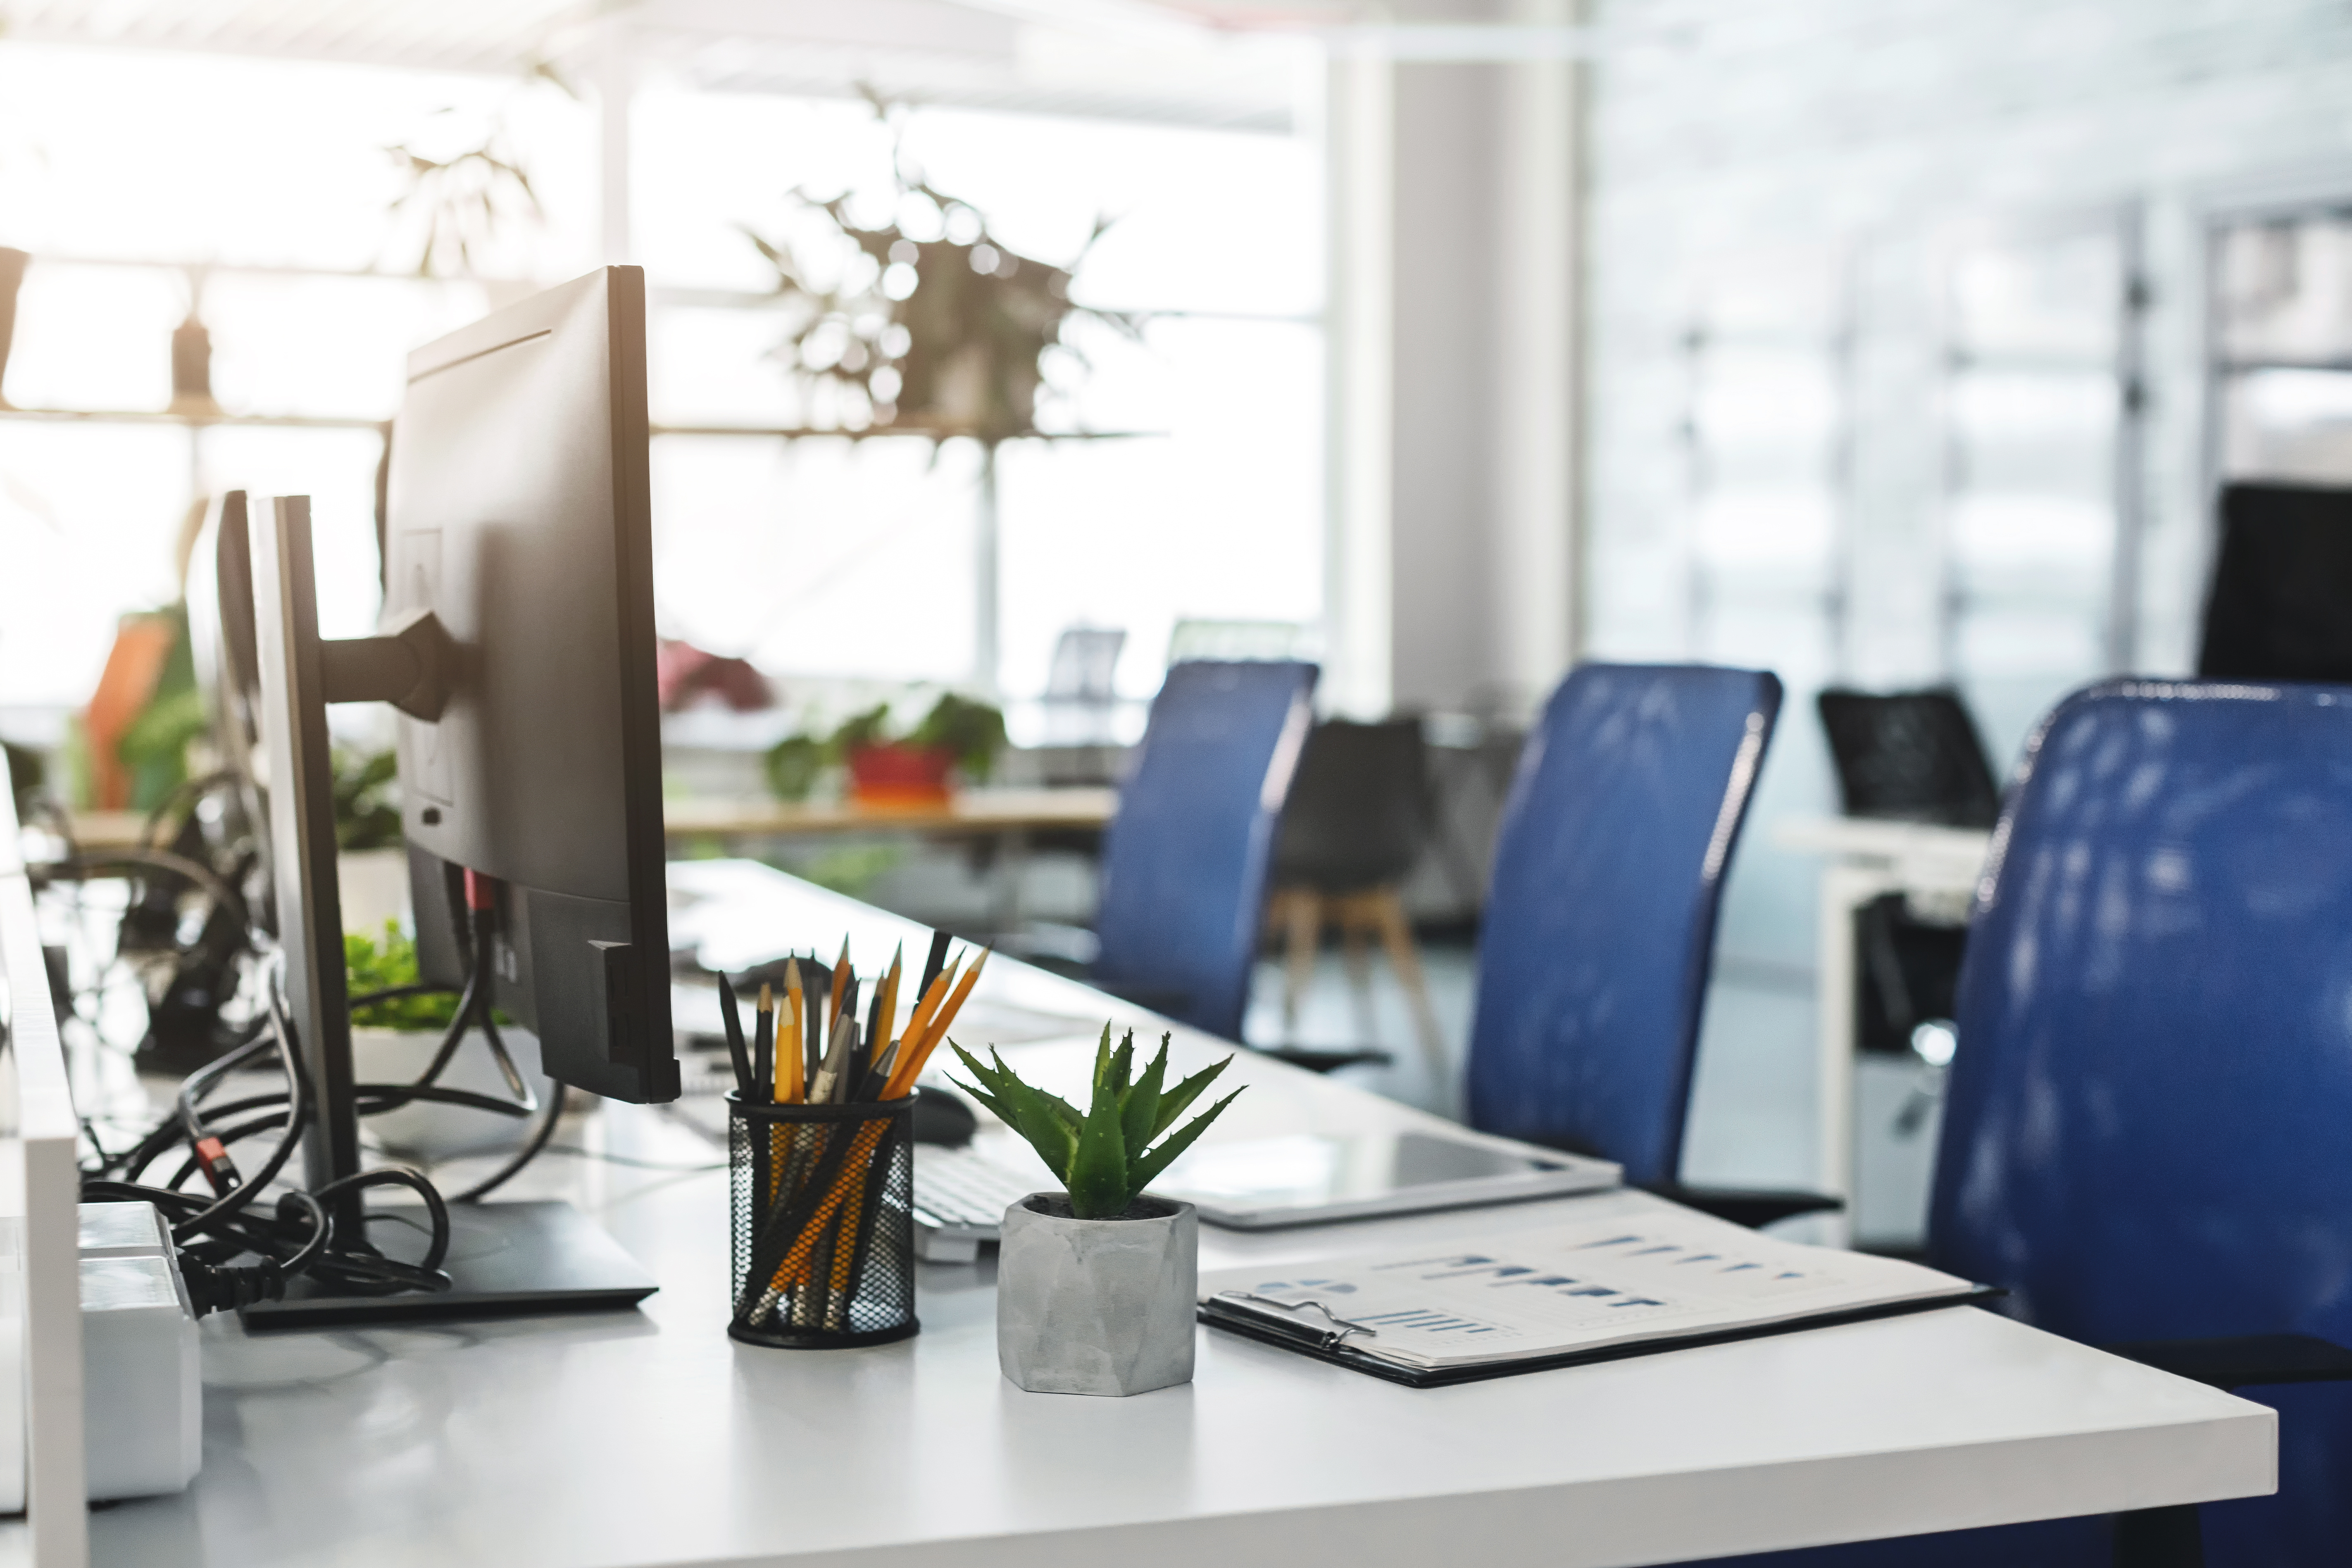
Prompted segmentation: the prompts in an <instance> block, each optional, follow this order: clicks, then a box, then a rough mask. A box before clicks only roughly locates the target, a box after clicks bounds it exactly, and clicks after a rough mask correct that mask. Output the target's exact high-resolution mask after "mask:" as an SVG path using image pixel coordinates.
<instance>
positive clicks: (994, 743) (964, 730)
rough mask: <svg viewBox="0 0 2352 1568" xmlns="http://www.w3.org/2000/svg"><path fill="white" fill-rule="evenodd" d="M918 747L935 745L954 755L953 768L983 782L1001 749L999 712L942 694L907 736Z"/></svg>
mask: <svg viewBox="0 0 2352 1568" xmlns="http://www.w3.org/2000/svg"><path fill="white" fill-rule="evenodd" d="M907 739H908V740H909V741H912V742H914V743H915V744H916V745H918V746H938V747H940V748H942V749H944V750H946V751H950V752H954V753H955V760H956V765H957V766H958V767H960V768H961V769H962V770H963V771H964V772H965V773H966V774H968V775H969V776H971V777H972V778H975V779H984V778H986V777H987V776H988V773H989V770H990V769H992V768H993V767H994V766H995V765H996V753H997V752H1000V751H1003V749H1004V712H1003V710H1002V709H1000V708H997V707H994V706H993V705H992V704H990V703H986V702H975V701H973V700H971V698H969V697H959V696H957V695H956V694H955V693H954V692H952V691H943V692H941V693H940V700H938V701H937V702H934V703H932V704H931V710H930V711H929V713H926V714H925V715H923V721H922V722H921V723H919V724H918V725H916V726H915V731H914V733H913V734H911V735H909V736H908V737H907Z"/></svg>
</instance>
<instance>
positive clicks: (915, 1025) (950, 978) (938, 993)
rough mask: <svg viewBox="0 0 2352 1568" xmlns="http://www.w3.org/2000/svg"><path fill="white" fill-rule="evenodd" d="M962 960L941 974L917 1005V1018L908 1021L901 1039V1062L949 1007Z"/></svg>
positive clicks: (925, 991) (925, 989)
mask: <svg viewBox="0 0 2352 1568" xmlns="http://www.w3.org/2000/svg"><path fill="white" fill-rule="evenodd" d="M962 963H963V960H962V959H961V958H959V959H957V960H956V962H955V963H950V964H949V965H948V966H947V968H946V969H945V970H944V971H943V972H941V973H940V977H939V978H938V979H936V980H934V981H932V982H931V983H930V984H929V986H927V987H925V988H924V992H923V999H922V1000H921V1001H919V1002H918V1003H916V1004H915V1016H913V1017H911V1018H909V1019H908V1020H907V1032H906V1034H904V1035H903V1036H901V1037H899V1038H900V1042H901V1044H902V1046H903V1047H904V1048H903V1049H901V1050H900V1051H899V1053H898V1059H899V1060H900V1061H904V1060H906V1059H907V1052H908V1051H910V1050H912V1049H914V1047H916V1045H917V1044H918V1043H919V1042H920V1040H921V1039H922V1037H923V1033H924V1031H925V1030H927V1029H929V1027H930V1023H931V1017H932V1016H933V1015H934V1014H936V1013H937V1012H938V1011H939V1010H940V1008H941V1007H944V1006H946V1005H947V1000H948V995H949V993H950V992H952V991H953V990H954V989H955V983H956V971H957V970H958V969H959V968H961V966H962Z"/></svg>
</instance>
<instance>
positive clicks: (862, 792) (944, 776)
mask: <svg viewBox="0 0 2352 1568" xmlns="http://www.w3.org/2000/svg"><path fill="white" fill-rule="evenodd" d="M954 767H955V753H954V752H950V751H949V750H948V749H947V748H945V747H944V746H909V745H904V744H901V743H899V742H885V743H883V744H881V745H875V746H853V747H851V748H850V751H849V795H850V798H851V799H852V800H854V801H856V803H857V804H858V805H864V806H876V807H880V808H883V809H886V810H887V809H892V808H896V809H899V810H908V809H920V808H922V807H926V806H940V805H947V803H948V801H949V799H950V795H951V794H952V792H951V791H950V788H949V785H948V774H949V773H950V771H952V770H953V768H954Z"/></svg>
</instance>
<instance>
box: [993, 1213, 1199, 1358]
mask: <svg viewBox="0 0 2352 1568" xmlns="http://www.w3.org/2000/svg"><path fill="white" fill-rule="evenodd" d="M1136 1205H1137V1206H1138V1207H1139V1208H1143V1209H1146V1210H1148V1211H1149V1212H1148V1215H1147V1216H1146V1217H1142V1218H1138V1219H1076V1218H1073V1217H1071V1216H1070V1213H1069V1199H1068V1198H1066V1196H1064V1195H1063V1194H1060V1193H1033V1194H1030V1195H1029V1196H1027V1197H1025V1198H1023V1199H1022V1200H1021V1201H1020V1202H1019V1203H1017V1204H1014V1205H1013V1206H1012V1207H1011V1208H1008V1209H1006V1210H1005V1211H1004V1226H1003V1241H1002V1242H1001V1243H999V1245H998V1247H997V1255H996V1364H997V1365H998V1367H1000V1368H1001V1369H1002V1370H1003V1373H1004V1375H1005V1376H1006V1377H1008V1378H1010V1379H1011V1380H1012V1381H1013V1383H1015V1384H1018V1385H1019V1386H1021V1387H1023V1388H1024V1389H1027V1390H1028V1391H1029V1392H1030V1393H1032V1394H1146V1393H1149V1392H1150V1391H1151V1390H1152V1389H1155V1388H1166V1387H1168V1386H1170V1385H1171V1384H1179V1383H1190V1382H1192V1312H1193V1303H1194V1300H1195V1299H1196V1298H1197V1296H1198V1294H1199V1283H1200V1261H1201V1258H1200V1254H1201V1222H1200V1216H1199V1215H1196V1214H1195V1213H1194V1212H1193V1209H1192V1205H1191V1204H1187V1203H1178V1202H1175V1201H1173V1200H1171V1199H1168V1198H1154V1197H1144V1198H1139V1199H1137V1200H1136ZM1057 1211H1058V1212H1057Z"/></svg>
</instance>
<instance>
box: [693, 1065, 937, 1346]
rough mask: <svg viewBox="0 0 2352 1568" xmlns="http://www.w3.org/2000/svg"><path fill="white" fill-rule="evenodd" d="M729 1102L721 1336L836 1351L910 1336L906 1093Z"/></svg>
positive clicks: (909, 1102) (909, 1118) (910, 1163)
mask: <svg viewBox="0 0 2352 1568" xmlns="http://www.w3.org/2000/svg"><path fill="white" fill-rule="evenodd" d="M727 1100H728V1112H729V1114H728V1119H727V1134H728V1135H727V1153H728V1168H729V1183H730V1187H731V1189H732V1193H731V1201H732V1204H733V1211H734V1232H735V1248H734V1254H735V1258H734V1271H733V1275H732V1279H733V1283H734V1295H733V1302H734V1316H733V1318H732V1320H731V1321H730V1322H729V1324H728V1325H727V1332H728V1334H729V1336H730V1338H733V1339H738V1340H740V1341H742V1342H744V1343H745V1344H752V1345H772V1346H776V1347H778V1348H780V1349H787V1350H835V1349H840V1348H842V1347H845V1346H849V1345H875V1344H882V1343H885V1342H888V1341H891V1340H902V1339H905V1338H906V1337H907V1336H908V1335H909V1334H911V1333H913V1332H914V1331H916V1329H917V1328H918V1327H919V1324H918V1323H917V1322H916V1321H915V1223H914V1215H913V1213H912V1204H913V1199H914V1193H915V1157H914V1140H913V1137H912V1133H913V1131H914V1114H915V1100H914V1096H912V1095H908V1096H907V1097H906V1098H904V1099H902V1100H886V1101H882V1102H879V1103H875V1102H866V1103H860V1104H851V1105H763V1104H759V1103H747V1102H745V1101H744V1100H741V1099H740V1098H739V1097H737V1096H735V1095H732V1094H730V1095H729V1096H728V1097H727Z"/></svg>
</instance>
